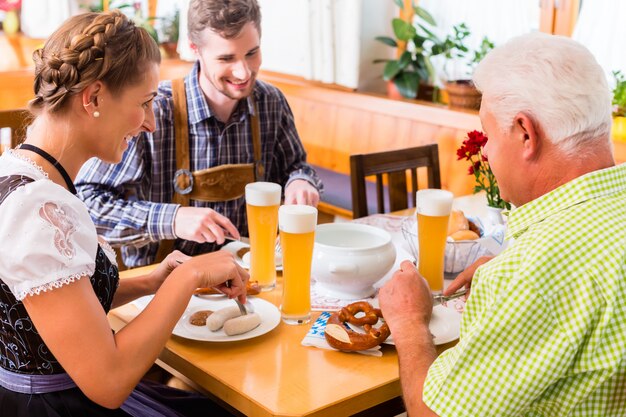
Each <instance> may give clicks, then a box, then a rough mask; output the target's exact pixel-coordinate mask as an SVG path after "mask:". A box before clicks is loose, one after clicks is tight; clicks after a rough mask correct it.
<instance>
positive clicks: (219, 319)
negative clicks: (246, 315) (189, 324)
mask: <svg viewBox="0 0 626 417" xmlns="http://www.w3.org/2000/svg"><path fill="white" fill-rule="evenodd" d="M239 316H241V311H239V307H237V306H230V307H225V308H222V309H219V310H217V311H216V312H214V313H213V314H211V315H210V316H209V317H208V318H207V319H206V325H207V327H208V328H209V330H211V331H212V332H216V331H218V330H219V329H221V328H222V326H223V325H224V322H225V321H226V320H228V319H232V318H234V317H239Z"/></svg>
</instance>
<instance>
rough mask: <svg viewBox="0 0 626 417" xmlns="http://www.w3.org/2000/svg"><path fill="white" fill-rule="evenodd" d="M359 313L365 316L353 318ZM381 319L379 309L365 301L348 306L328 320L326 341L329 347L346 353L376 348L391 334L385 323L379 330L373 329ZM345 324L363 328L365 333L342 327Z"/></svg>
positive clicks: (325, 333)
mask: <svg viewBox="0 0 626 417" xmlns="http://www.w3.org/2000/svg"><path fill="white" fill-rule="evenodd" d="M359 312H363V313H365V315H364V316H363V317H358V318H357V317H355V315H356V314H357V313H359ZM382 317H383V315H382V313H381V311H380V309H378V308H374V307H372V305H371V304H370V303H368V302H367V301H359V302H356V303H352V304H349V305H347V306H345V307H343V308H342V309H341V310H339V311H336V312H334V313H333V314H331V315H330V317H329V318H328V321H327V322H326V330H325V331H324V335H325V338H326V341H327V342H328V344H329V345H330V346H331V347H334V348H335V349H339V350H346V351H356V350H366V349H370V348H373V347H374V346H378V345H380V344H381V343H382V342H384V341H385V340H386V339H387V338H388V337H389V335H390V334H391V332H390V331H389V326H387V323H383V325H382V326H380V327H379V328H374V327H373V326H374V325H375V324H376V323H377V322H378V319H379V318H382ZM346 322H348V323H351V324H353V325H355V326H363V330H365V333H358V332H355V331H354V330H352V329H350V328H347V327H346V326H345V325H344V323H346Z"/></svg>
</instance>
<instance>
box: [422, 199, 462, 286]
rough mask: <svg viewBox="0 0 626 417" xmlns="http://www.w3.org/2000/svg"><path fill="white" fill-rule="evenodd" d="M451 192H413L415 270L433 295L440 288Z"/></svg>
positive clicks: (450, 206) (450, 207)
mask: <svg viewBox="0 0 626 417" xmlns="http://www.w3.org/2000/svg"><path fill="white" fill-rule="evenodd" d="M452 199H453V194H452V193H451V192H449V191H444V190H438V189H427V190H419V191H418V192H417V194H416V199H415V205H416V208H417V210H416V211H417V240H418V253H419V255H418V257H419V261H418V264H417V265H418V270H419V272H420V274H422V276H423V277H424V278H425V279H426V281H427V282H428V285H429V286H430V290H431V291H432V292H433V293H434V294H440V293H441V292H442V291H443V266H444V254H445V250H446V239H447V234H448V219H449V218H450V211H451V210H452Z"/></svg>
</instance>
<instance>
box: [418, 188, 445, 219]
mask: <svg viewBox="0 0 626 417" xmlns="http://www.w3.org/2000/svg"><path fill="white" fill-rule="evenodd" d="M453 198H454V195H453V194H452V193H451V192H450V191H445V190H439V189H431V188H429V189H426V190H419V191H418V192H417V194H416V195H415V205H416V206H417V212H418V213H420V214H423V215H425V216H447V215H449V214H450V211H451V210H452V199H453Z"/></svg>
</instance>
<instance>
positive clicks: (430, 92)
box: [387, 81, 435, 102]
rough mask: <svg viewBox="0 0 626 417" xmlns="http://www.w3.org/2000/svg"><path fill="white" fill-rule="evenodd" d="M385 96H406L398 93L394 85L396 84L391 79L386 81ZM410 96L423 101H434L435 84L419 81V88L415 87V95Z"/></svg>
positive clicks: (400, 97)
mask: <svg viewBox="0 0 626 417" xmlns="http://www.w3.org/2000/svg"><path fill="white" fill-rule="evenodd" d="M387 96H388V97H389V98H393V99H395V100H402V99H404V98H408V97H404V96H403V95H402V94H400V91H399V90H398V87H396V84H395V83H394V82H393V81H387ZM411 98H415V99H417V100H423V101H431V102H432V101H435V86H434V85H430V84H426V83H420V84H419V88H418V89H417V97H411Z"/></svg>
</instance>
